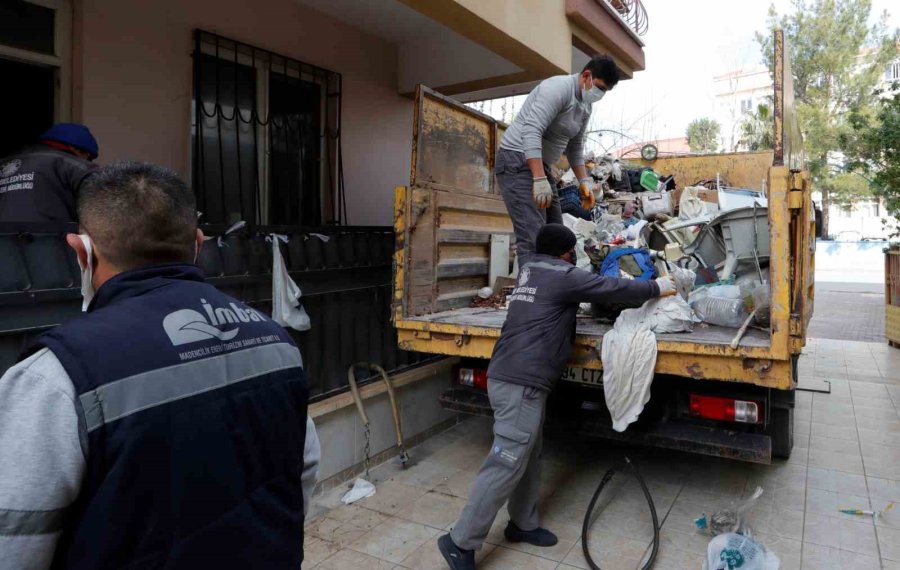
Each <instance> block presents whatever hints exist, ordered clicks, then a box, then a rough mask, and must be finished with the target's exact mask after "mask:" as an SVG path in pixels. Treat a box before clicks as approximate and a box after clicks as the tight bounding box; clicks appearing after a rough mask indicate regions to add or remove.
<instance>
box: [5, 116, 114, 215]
mask: <svg viewBox="0 0 900 570" xmlns="http://www.w3.org/2000/svg"><path fill="white" fill-rule="evenodd" d="M39 140H40V143H39V144H37V145H35V146H32V147H28V148H26V149H25V150H23V151H22V152H20V153H18V154H14V155H12V156H8V157H6V158H3V159H0V222H75V221H77V217H76V212H75V201H76V199H77V197H78V189H79V188H80V187H81V184H82V182H84V180H85V178H87V177H88V176H89V175H90V174H91V173H93V172H95V171H96V170H97V167H96V166H95V165H94V164H93V163H92V162H91V161H93V160H94V159H95V158H97V155H98V154H99V152H100V148H99V146H98V145H97V141H96V139H94V135H92V134H91V131H90V130H89V129H88V128H87V127H85V126H84V125H79V124H76V123H59V124H56V125H53V126H52V127H50V128H49V129H48V130H47V131H46V132H44V134H42V135H41V137H40V139H39Z"/></svg>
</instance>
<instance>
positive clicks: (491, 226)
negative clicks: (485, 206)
mask: <svg viewBox="0 0 900 570" xmlns="http://www.w3.org/2000/svg"><path fill="white" fill-rule="evenodd" d="M440 225H441V227H442V228H445V229H454V230H469V231H473V232H488V233H492V234H499V233H508V234H511V233H513V227H512V221H511V220H510V219H509V217H508V216H507V215H506V214H490V213H486V212H473V211H467V210H441V220H440Z"/></svg>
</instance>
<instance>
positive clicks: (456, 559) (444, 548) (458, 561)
mask: <svg viewBox="0 0 900 570" xmlns="http://www.w3.org/2000/svg"><path fill="white" fill-rule="evenodd" d="M438 549H439V550H440V551H441V554H442V555H443V556H444V560H446V561H447V564H449V565H450V570H475V551H474V550H463V549H462V548H460V547H458V546H456V544H454V543H453V539H452V538H450V535H449V534H445V535H444V536H442V537H440V538H439V539H438Z"/></svg>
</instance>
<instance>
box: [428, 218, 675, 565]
mask: <svg viewBox="0 0 900 570" xmlns="http://www.w3.org/2000/svg"><path fill="white" fill-rule="evenodd" d="M535 246H536V248H535V249H536V254H535V256H534V258H533V259H532V261H531V262H530V263H528V264H526V265H525V266H524V267H522V268H521V270H520V271H519V277H518V283H517V286H516V289H515V290H513V292H512V294H511V296H510V298H509V314H508V315H507V317H506V322H505V323H504V324H503V330H502V332H501V333H500V339H499V340H498V341H497V344H496V346H495V347H494V353H493V354H492V355H491V362H490V365H489V366H488V396H489V397H490V400H491V407H492V408H493V410H494V441H493V443H492V445H491V450H490V452H489V454H488V456H487V458H486V459H485V460H484V463H483V464H482V465H481V469H480V471H479V472H478V475H477V476H476V477H475V483H474V485H473V487H472V492H471V494H470V495H469V501H468V503H467V504H466V506H465V508H464V509H463V511H462V514H461V515H460V517H459V520H457V521H456V524H455V525H454V526H453V530H452V531H451V532H450V533H449V534H445V535H443V536H441V537H440V538H439V539H438V548H439V549H440V551H441V554H442V555H443V556H444V558H445V559H446V561H447V563H448V564H449V565H450V568H451V569H452V570H471V569H474V568H475V550H477V549H479V548H481V545H482V543H483V542H484V539H485V537H486V536H487V534H488V531H489V530H490V528H491V525H493V523H494V518H495V517H496V516H497V512H498V511H499V510H500V507H501V506H502V505H503V503H504V502H506V501H507V500H509V504H508V506H507V509H508V511H509V519H510V520H509V523H508V525H507V527H506V531H505V535H506V539H507V540H509V541H511V542H527V543H529V544H533V545H535V546H553V545H555V544H556V543H557V538H556V535H554V534H553V533H552V532H550V531H549V530H547V529H544V528H541V525H540V519H539V517H538V509H537V500H538V491H539V489H540V474H541V462H540V456H541V442H542V434H541V432H542V429H543V424H544V411H545V408H546V403H547V397H548V396H549V395H550V392H551V390H553V387H554V385H555V384H556V381H557V379H558V378H559V377H560V376H561V375H562V372H563V368H564V367H565V365H566V362H567V361H568V360H569V355H570V354H571V352H572V346H573V341H574V338H575V316H576V313H577V311H578V305H579V303H583V302H623V301H630V302H635V301H636V302H643V301H646V300H649V299H652V298H655V297H661V296H669V295H674V294H675V285H674V284H673V282H672V280H671V279H670V278H668V277H661V278H659V279H657V280H655V281H652V280H651V281H633V280H627V279H616V278H610V277H602V276H600V275H597V274H595V273H590V272H588V271H584V270H583V269H578V268H577V267H575V234H573V233H572V231H571V230H569V229H568V228H566V227H565V226H563V225H562V224H546V225H544V226H543V227H541V228H540V230H539V231H538V234H537V239H536V242H535Z"/></svg>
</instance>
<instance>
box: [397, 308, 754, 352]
mask: <svg viewBox="0 0 900 570" xmlns="http://www.w3.org/2000/svg"><path fill="white" fill-rule="evenodd" d="M407 320H410V321H419V322H426V323H441V324H448V325H461V326H471V327H484V328H492V329H498V330H499V329H500V328H501V327H502V326H503V321H504V320H506V311H505V310H501V309H486V308H479V309H471V308H463V309H453V310H449V311H442V312H439V313H432V314H429V315H422V316H419V317H408V319H407ZM576 326H577V328H576V331H577V334H579V335H583V336H590V337H600V338H602V337H603V335H604V334H605V333H606V332H607V331H608V330H610V329H612V325H610V324H606V323H604V322H602V321H600V320H598V319H595V318H592V317H587V316H584V317H578V324H577V325H576ZM736 333H737V329H733V328H727V327H717V326H713V325H707V324H698V325H696V326H695V327H694V332H690V333H673V334H660V335H657V338H658V339H659V340H662V341H668V342H679V343H681V342H683V343H694V344H704V345H715V346H727V345H728V344H730V343H731V340H732V339H733V338H734V335H735V334H736ZM769 344H770V339H769V332H768V331H762V330H758V329H748V330H747V333H746V334H745V335H744V337H743V338H742V339H741V346H742V347H756V348H768V347H769Z"/></svg>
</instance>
